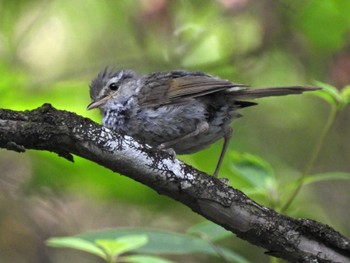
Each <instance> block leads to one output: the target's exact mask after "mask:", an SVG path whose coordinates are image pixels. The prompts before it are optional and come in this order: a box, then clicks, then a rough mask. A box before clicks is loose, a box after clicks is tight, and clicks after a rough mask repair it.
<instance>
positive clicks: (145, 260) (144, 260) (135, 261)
mask: <svg viewBox="0 0 350 263" xmlns="http://www.w3.org/2000/svg"><path fill="white" fill-rule="evenodd" d="M121 260H122V262H132V263H173V261H171V260H168V259H164V258H160V257H155V256H145V255H132V256H127V257H123V258H121Z"/></svg>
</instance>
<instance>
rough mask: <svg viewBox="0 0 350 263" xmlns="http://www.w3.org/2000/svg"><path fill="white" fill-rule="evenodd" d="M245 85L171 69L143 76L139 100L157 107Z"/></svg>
mask: <svg viewBox="0 0 350 263" xmlns="http://www.w3.org/2000/svg"><path fill="white" fill-rule="evenodd" d="M244 87H246V85H243V84H236V83H232V82H230V81H228V80H223V79H219V78H216V77H213V76H210V75H207V74H204V73H201V72H186V71H171V72H167V73H153V74H149V75H147V76H145V80H144V88H143V89H142V90H141V91H140V96H139V102H140V104H141V105H143V106H149V107H158V106H161V105H166V104H181V103H185V102H188V101H189V100H192V99H193V98H196V97H200V96H204V95H207V94H211V93H215V92H219V91H223V90H227V89H230V90H232V89H234V90H237V91H239V90H243V89H245V88H244Z"/></svg>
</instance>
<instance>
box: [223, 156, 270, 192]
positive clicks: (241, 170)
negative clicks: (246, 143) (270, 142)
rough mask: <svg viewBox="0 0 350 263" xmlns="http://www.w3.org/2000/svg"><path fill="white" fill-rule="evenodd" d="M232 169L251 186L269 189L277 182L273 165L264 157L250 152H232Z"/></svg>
mask: <svg viewBox="0 0 350 263" xmlns="http://www.w3.org/2000/svg"><path fill="white" fill-rule="evenodd" d="M229 154H230V157H231V160H232V163H233V165H232V169H233V170H234V172H235V173H236V174H237V175H239V176H240V177H241V178H242V179H244V180H245V181H247V182H248V183H249V185H250V188H260V189H261V188H262V189H267V187H271V186H273V185H274V184H275V176H274V172H273V169H272V167H271V166H270V164H269V163H268V162H266V161H265V160H263V159H262V158H260V157H258V156H255V155H252V154H249V153H239V152H230V153H229Z"/></svg>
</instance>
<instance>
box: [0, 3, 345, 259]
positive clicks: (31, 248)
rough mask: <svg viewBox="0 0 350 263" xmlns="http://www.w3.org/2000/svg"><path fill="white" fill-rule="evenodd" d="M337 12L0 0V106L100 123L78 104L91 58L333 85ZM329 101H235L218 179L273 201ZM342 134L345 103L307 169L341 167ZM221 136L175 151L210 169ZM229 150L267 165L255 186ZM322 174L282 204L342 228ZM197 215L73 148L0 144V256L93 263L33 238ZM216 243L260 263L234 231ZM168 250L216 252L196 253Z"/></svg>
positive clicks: (340, 59) (252, 79)
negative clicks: (52, 110)
mask: <svg viewBox="0 0 350 263" xmlns="http://www.w3.org/2000/svg"><path fill="white" fill-rule="evenodd" d="M349 13H350V2H349V1H348V0H328V1H327V0H326V1H317V0H308V1H304V0H285V1H278V0H259V1H254V0H217V1H194V0H193V1H185V0H183V1H178V0H174V1H167V0H133V1H126V0H118V1H112V0H74V1H68V0H61V1H58V0H56V1H49V0H46V1H44V0H32V1H27V0H0V108H7V109H14V110H26V109H34V108H36V107H39V106H41V105H42V104H43V103H51V104H52V105H53V106H54V107H56V108H58V109H63V110H68V111H73V112H76V113H77V114H79V115H83V116H86V117H88V118H92V119H93V120H95V121H96V122H100V119H101V116H100V115H99V112H98V111H92V112H87V111H86V106H87V105H88V103H89V102H90V98H89V90H88V85H89V83H90V82H91V80H92V79H93V78H94V77H95V76H96V74H97V73H98V72H99V71H100V70H101V69H102V68H104V67H105V66H112V67H114V68H115V69H119V68H130V69H134V70H136V71H138V72H140V73H148V72H153V71H163V70H171V69H186V70H199V71H205V72H207V73H209V74H213V75H217V76H220V77H222V78H225V79H229V80H232V81H234V82H238V83H245V84H249V85H251V86H254V87H264V86H282V85H304V84H305V85H313V84H314V81H315V80H318V81H322V82H327V83H330V84H331V85H333V86H335V87H336V88H337V89H339V90H342V89H343V88H344V87H345V86H346V85H349V84H350V34H349V33H350V16H349V15H348V14H349ZM330 112H331V107H330V105H328V104H327V103H326V102H325V101H323V100H321V99H320V98H318V97H316V96H314V95H312V94H306V95H302V96H288V97H283V98H282V97H280V98H267V99H262V100H260V101H259V106H256V107H252V108H248V109H246V110H242V113H243V115H244V118H241V119H239V120H236V121H235V122H234V124H233V127H234V129H235V133H234V136H233V139H232V141H231V144H230V152H229V153H228V155H227V156H226V158H225V160H224V164H223V168H222V170H221V176H224V177H228V178H230V180H231V184H232V185H233V186H234V187H237V188H239V189H241V190H243V191H244V192H246V193H247V194H248V195H250V196H251V197H252V198H253V199H254V200H256V201H257V202H260V203H262V204H264V205H267V206H270V207H273V208H276V209H277V210H278V209H279V208H281V207H282V205H283V203H285V202H286V200H287V199H288V198H289V197H290V196H291V193H292V192H293V187H294V186H295V180H296V179H297V178H298V177H299V176H300V174H301V171H302V170H303V169H304V166H305V164H306V162H307V160H308V159H309V157H310V155H311V152H312V150H313V148H314V147H315V144H317V142H318V140H319V137H320V134H321V132H322V130H323V129H324V126H325V125H326V122H327V119H328V116H329V114H330ZM349 133H350V115H349V109H348V108H345V109H344V110H343V111H341V112H339V114H337V116H336V119H335V122H334V124H333V125H332V127H331V130H330V132H329V134H328V135H327V137H326V140H325V143H324V145H323V147H322V149H321V151H320V155H319V156H318V158H317V160H316V162H315V164H314V165H313V167H312V170H311V172H312V173H315V174H320V173H329V172H334V171H337V172H343V173H350V164H349V162H350V144H349ZM221 145H222V142H218V143H216V144H215V145H213V146H211V147H210V148H209V149H206V150H204V151H202V152H199V153H196V154H193V155H189V156H179V158H180V159H182V160H184V161H185V162H187V163H189V164H191V165H193V166H194V167H196V168H198V169H200V170H204V171H206V172H208V173H212V172H213V170H214V168H215V164H216V162H217V158H218V156H219V152H220V149H221ZM248 153H249V154H248ZM242 155H244V156H248V157H249V156H253V157H252V158H258V159H259V162H260V163H262V166H263V167H265V168H264V169H265V170H266V171H269V175H268V177H267V179H266V180H265V181H264V182H263V183H262V184H260V185H259V184H258V183H256V182H257V181H259V183H260V182H261V181H262V179H261V178H254V179H252V178H244V176H242V175H238V173H237V169H236V168H237V167H236V166H235V160H237V158H238V157H237V156H242ZM239 158H240V157H239ZM248 174H249V173H248ZM255 179H256V180H257V181H254V180H255ZM328 179H329V180H324V181H319V182H317V183H313V184H308V185H306V186H304V187H303V188H302V189H301V191H300V192H299V194H298V196H297V198H296V200H295V201H294V202H293V203H292V205H291V207H289V209H288V210H287V211H286V213H287V214H288V215H290V216H293V217H310V218H313V219H315V220H318V221H321V222H323V223H327V224H329V225H331V226H332V227H334V228H336V229H337V230H339V231H340V232H342V233H343V234H345V235H349V234H350V225H349V222H350V209H349V202H350V194H349V190H348V189H349V187H350V182H349V181H348V180H336V178H335V179H334V180H332V177H331V176H330V177H328ZM250 181H253V182H250ZM288 186H290V187H288ZM245 190H246V191H245ZM203 220H204V218H202V217H200V216H198V215H196V214H194V213H193V212H192V211H191V210H190V209H188V208H186V207H184V206H183V205H181V204H178V203H177V202H175V201H173V200H170V199H169V198H166V197H164V196H159V195H158V194H157V193H155V192H154V191H152V190H150V189H148V188H147V187H145V186H143V185H140V184H139V183H137V182H134V181H133V180H130V179H129V178H126V177H123V176H119V175H117V174H114V173H112V172H110V171H109V170H107V169H104V168H102V167H99V166H98V165H96V164H94V163H91V162H89V161H86V160H83V159H81V158H79V157H75V162H74V163H69V162H67V161H66V160H64V159H63V158H59V157H58V156H56V155H55V154H51V153H46V152H38V151H28V152H26V153H25V154H18V153H14V152H10V151H6V150H0V262H101V261H98V260H97V259H96V258H95V257H93V256H88V255H86V254H84V253H78V252H75V251H69V250H64V251H62V250H54V249H52V248H47V247H46V246H45V244H44V240H45V239H47V238H49V237H51V236H58V235H72V234H78V233H81V232H84V231H87V230H93V229H100V228H104V227H126V226H128V227H152V228H159V229H167V230H173V231H179V232H184V231H186V229H187V228H189V227H190V226H192V225H194V224H196V223H199V222H202V221H203ZM224 244H225V245H226V246H228V247H230V248H232V249H233V250H234V251H236V252H237V253H239V254H241V255H243V256H245V257H246V258H247V259H248V260H250V261H251V262H269V261H271V260H272V259H270V258H269V257H268V256H266V255H264V254H263V252H264V251H263V250H261V249H258V248H256V247H254V246H252V245H250V244H248V243H247V242H243V241H240V240H239V239H238V238H236V237H235V236H233V237H232V238H229V239H226V240H225V241H224ZM172 259H173V260H175V261H176V262H221V261H220V260H219V259H215V258H210V257H207V256H203V255H190V256H183V257H173V258H172Z"/></svg>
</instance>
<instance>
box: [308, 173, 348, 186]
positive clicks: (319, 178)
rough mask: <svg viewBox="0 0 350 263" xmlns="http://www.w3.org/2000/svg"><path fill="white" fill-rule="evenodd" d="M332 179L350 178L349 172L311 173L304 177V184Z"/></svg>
mask: <svg viewBox="0 0 350 263" xmlns="http://www.w3.org/2000/svg"><path fill="white" fill-rule="evenodd" d="M334 180H350V173H345V172H330V173H321V174H313V175H309V176H306V177H305V178H304V184H312V183H317V182H321V181H334Z"/></svg>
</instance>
